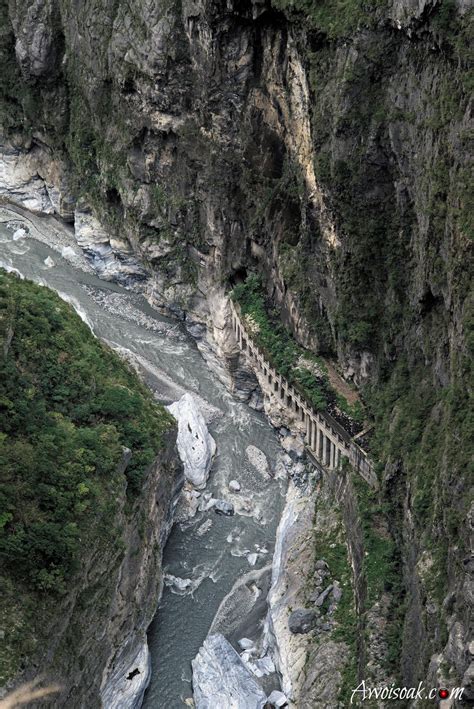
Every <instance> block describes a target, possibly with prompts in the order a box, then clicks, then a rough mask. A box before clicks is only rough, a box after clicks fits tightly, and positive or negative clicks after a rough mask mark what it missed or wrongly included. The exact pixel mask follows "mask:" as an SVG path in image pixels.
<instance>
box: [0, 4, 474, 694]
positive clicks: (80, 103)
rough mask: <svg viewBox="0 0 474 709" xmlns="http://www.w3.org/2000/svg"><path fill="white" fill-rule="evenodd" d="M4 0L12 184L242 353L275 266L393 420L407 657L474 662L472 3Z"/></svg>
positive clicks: (293, 321) (444, 670)
mask: <svg viewBox="0 0 474 709" xmlns="http://www.w3.org/2000/svg"><path fill="white" fill-rule="evenodd" d="M0 7H1V18H2V19H1V35H0V54H1V57H2V64H3V65H4V67H5V71H4V72H3V75H2V77H1V78H0V122H1V124H2V126H3V138H2V142H3V145H4V149H3V157H2V172H0V194H3V195H4V197H6V198H8V199H13V200H16V201H17V202H20V203H22V204H25V205H26V206H28V207H29V208H33V209H36V210H38V211H46V212H56V213H58V214H59V215H61V216H62V217H63V218H64V219H66V220H69V221H72V220H74V219H75V222H76V228H77V231H78V233H79V236H80V238H82V242H81V243H82V245H83V247H84V248H85V249H86V250H87V251H88V253H89V254H90V255H91V257H93V258H94V259H95V262H96V263H97V264H98V266H99V267H101V268H102V269H103V270H104V272H105V275H106V276H108V277H114V276H116V275H117V274H119V276H120V278H121V279H122V280H125V281H126V280H127V278H133V279H136V278H137V277H139V278H143V277H145V276H148V280H147V281H146V286H145V287H146V289H147V292H148V296H149V298H150V300H152V301H153V302H154V303H156V304H166V305H167V307H169V308H170V309H171V310H173V311H174V312H176V313H178V314H180V315H181V316H184V313H187V314H188V317H189V316H192V317H193V318H197V319H199V320H201V321H204V322H206V323H207V324H208V326H209V327H210V329H211V332H213V334H214V337H215V339H216V341H217V343H218V345H219V347H220V349H221V352H222V353H224V354H232V353H233V351H232V344H231V343H229V340H228V337H227V334H226V333H227V332H228V330H227V329H226V328H227V326H228V325H229V322H228V312H227V311H226V308H225V301H224V298H223V296H224V293H225V291H226V289H227V288H228V287H229V285H230V284H231V283H232V282H234V281H236V280H239V279H241V278H244V277H245V275H246V274H247V273H248V272H249V271H256V272H259V273H260V274H261V275H262V277H263V281H264V283H265V286H266V288H267V292H268V294H269V296H271V298H272V300H273V302H274V303H277V304H279V306H280V310H281V312H280V315H281V317H282V319H283V320H284V321H285V322H286V323H287V324H288V325H289V326H290V327H291V328H292V330H293V333H294V336H295V338H296V339H298V341H299V342H301V343H302V344H304V345H305V346H307V347H309V348H310V349H312V350H314V351H323V352H325V353H328V354H332V355H333V356H335V357H337V360H338V363H339V366H340V369H341V371H342V372H344V374H345V376H346V377H348V378H350V379H352V380H353V381H354V382H355V383H356V384H357V385H358V386H359V387H361V388H362V391H363V394H364V397H365V399H366V402H367V404H368V407H369V410H370V412H371V414H372V416H373V417H374V419H375V424H376V427H375V429H376V440H375V442H374V451H373V454H374V456H375V457H376V458H377V459H378V460H379V462H380V465H379V475H380V481H381V492H380V497H379V499H378V504H379V505H380V506H381V507H382V509H383V511H384V512H383V514H377V515H375V517H374V519H375V518H376V520H377V522H376V524H377V525H378V528H382V529H383V530H384V534H386V536H387V537H388V538H390V539H391V540H393V542H394V545H395V546H394V550H393V553H392V558H391V564H392V567H393V568H395V570H396V578H397V582H396V583H395V582H391V584H390V588H389V589H388V591H390V593H389V594H388V596H387V597H385V596H384V595H383V593H382V596H381V597H380V598H379V599H377V602H379V603H381V604H382V606H384V607H385V606H386V610H385V611H384V613H382V615H384V617H385V621H384V623H385V622H386V624H387V627H390V628H391V629H392V630H390V633H389V631H388V630H387V631H386V634H387V636H390V637H391V641H390V642H391V644H392V648H396V649H397V652H395V653H392V654H394V656H393V657H392V659H391V660H390V661H389V663H388V665H387V668H386V672H387V674H388V675H390V674H391V673H393V674H394V675H395V676H397V677H399V678H400V681H402V682H403V683H404V684H407V685H413V684H416V683H417V681H418V680H420V679H427V678H429V681H430V682H435V683H436V682H437V681H440V682H442V681H444V682H449V683H451V684H461V683H463V682H464V683H466V684H467V683H469V682H472V665H471V670H469V669H468V667H469V665H470V662H471V660H472V658H471V657H470V655H469V652H468V647H467V640H468V637H469V630H468V608H469V605H470V603H471V602H472V594H473V590H472V589H473V582H472V571H473V569H472V558H471V557H470V539H469V534H470V529H471V524H472V518H471V517H469V510H468V488H469V467H468V466H469V447H468V443H467V442H468V440H469V437H470V435H472V421H471V420H470V418H469V416H467V415H466V412H467V411H468V409H469V406H470V405H471V400H470V393H471V392H470V389H469V387H467V386H466V383H467V382H468V379H469V377H470V376H471V372H472V370H471V360H470V355H469V346H470V344H471V345H472V338H471V340H469V335H468V333H469V331H470V328H472V320H473V318H472V292H471V290H470V280H471V275H472V274H471V271H470V267H469V263H470V261H469V253H470V251H469V249H470V234H471V235H472V221H471V217H470V214H469V206H470V197H469V188H468V185H469V163H468V155H469V141H470V135H471V133H470V132H471V131H472V122H471V115H470V108H471V104H470V91H471V89H472V85H471V84H470V80H469V73H468V65H469V60H470V57H469V40H470V37H471V33H472V10H471V8H470V7H469V4H468V3H466V2H464V0H463V1H462V2H451V1H450V0H442V2H439V3H435V2H433V3H430V2H424V1H423V2H420V3H412V2H409V1H408V0H393V2H386V3H384V2H373V3H372V4H371V5H370V7H368V8H364V7H363V6H362V5H361V4H359V3H358V2H355V0H354V2H351V3H350V4H349V5H346V4H343V3H339V2H336V1H334V2H329V0H326V2H323V3H318V4H316V3H313V2H310V0H301V1H300V2H287V1H286V0H274V2H272V3H270V2H268V1H265V0H261V1H257V0H254V1H253V2H252V1H250V0H249V1H246V2H228V3H220V2H211V1H210V0H195V1H191V0H182V2H168V1H167V0H163V1H160V2H156V3H148V2H145V1H140V2H137V3H134V5H133V7H131V6H130V5H129V4H126V3H123V2H122V1H121V0H110V1H109V2H106V3H102V2H95V0H92V1H91V2H88V3H85V2H80V3H74V4H73V3H71V2H69V1H68V0H48V2H39V1H38V2H34V3H29V2H25V1H23V0H15V1H13V0H12V1H11V2H10V3H8V4H7V3H6V2H5V1H3V2H2V3H1V5H0ZM83 215H86V217H87V219H86V222H87V224H88V225H89V228H87V229H83V227H81V225H83V224H84V221H85V220H84V216H83ZM81 235H82V236H81ZM137 264H138V266H137ZM371 519H372V517H371ZM382 591H387V589H382ZM374 602H375V599H374ZM365 612H368V611H365ZM396 628H398V634H396V633H395V635H394V634H393V633H394V632H395V629H396ZM392 631H393V632H392ZM364 672H365V669H364V667H363V663H362V665H360V667H359V676H363V675H364ZM471 691H472V690H471Z"/></svg>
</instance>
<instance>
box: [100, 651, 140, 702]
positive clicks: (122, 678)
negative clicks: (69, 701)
mask: <svg viewBox="0 0 474 709" xmlns="http://www.w3.org/2000/svg"><path fill="white" fill-rule="evenodd" d="M150 675H151V666H150V652H149V650H148V645H147V643H146V639H145V640H143V642H142V643H141V644H140V645H139V646H138V647H137V651H136V654H135V655H134V656H132V657H130V655H125V657H124V658H123V660H122V661H121V662H118V663H117V665H116V667H115V669H114V672H113V674H112V675H110V676H109V677H108V679H107V684H106V685H105V686H104V688H103V689H102V692H101V699H102V703H103V706H104V707H107V709H139V707H141V705H142V702H143V695H144V694H145V690H146V688H147V686H148V683H149V681H150Z"/></svg>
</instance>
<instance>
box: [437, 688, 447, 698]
mask: <svg viewBox="0 0 474 709" xmlns="http://www.w3.org/2000/svg"><path fill="white" fill-rule="evenodd" d="M438 696H439V698H440V699H447V698H448V697H449V692H448V690H447V689H444V687H443V688H442V689H440V690H438Z"/></svg>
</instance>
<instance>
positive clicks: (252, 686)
mask: <svg viewBox="0 0 474 709" xmlns="http://www.w3.org/2000/svg"><path fill="white" fill-rule="evenodd" d="M192 667H193V693H194V703H195V706H196V709H216V707H225V709H263V707H264V706H265V703H266V694H265V692H264V691H263V689H262V687H261V686H260V684H259V683H258V682H257V681H256V679H255V677H253V676H252V674H251V673H250V672H249V670H248V669H247V668H246V667H245V665H244V663H243V662H242V660H241V659H240V657H239V655H238V653H237V652H236V651H235V650H234V648H233V647H232V645H231V644H230V643H229V642H228V641H227V640H226V639H225V638H224V636H223V635H221V634H216V635H209V636H208V637H207V638H206V640H205V641H204V644H203V646H202V647H201V648H200V650H199V653H198V654H197V655H196V657H195V658H194V660H193V661H192Z"/></svg>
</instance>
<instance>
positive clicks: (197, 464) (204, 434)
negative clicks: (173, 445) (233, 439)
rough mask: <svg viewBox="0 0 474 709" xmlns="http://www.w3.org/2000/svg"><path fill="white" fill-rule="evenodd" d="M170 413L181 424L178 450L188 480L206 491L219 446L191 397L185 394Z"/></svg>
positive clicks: (179, 426) (170, 409) (170, 408)
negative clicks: (213, 459)
mask: <svg viewBox="0 0 474 709" xmlns="http://www.w3.org/2000/svg"><path fill="white" fill-rule="evenodd" d="M168 410H169V412H170V413H171V414H172V415H173V416H174V417H175V419H176V420H177V421H178V451H179V455H180V458H181V460H182V462H183V465H184V475H185V478H186V480H189V482H190V483H192V485H193V486H194V487H196V488H198V489H200V488H203V487H205V485H206V481H207V478H208V476H209V470H210V468H211V464H212V458H213V456H214V454H215V452H216V443H215V441H214V439H213V437H212V436H211V434H210V433H209V431H208V430H207V426H206V422H205V420H204V417H203V415H202V414H201V412H200V410H199V407H198V405H197V403H196V401H195V399H194V398H193V397H192V396H191V394H184V396H182V397H181V399H180V400H179V401H175V403H174V404H171V406H168ZM223 514H232V513H231V512H230V513H229V512H223Z"/></svg>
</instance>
